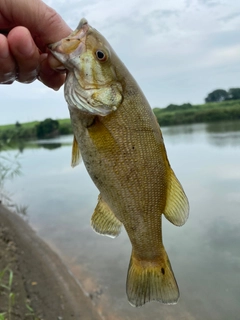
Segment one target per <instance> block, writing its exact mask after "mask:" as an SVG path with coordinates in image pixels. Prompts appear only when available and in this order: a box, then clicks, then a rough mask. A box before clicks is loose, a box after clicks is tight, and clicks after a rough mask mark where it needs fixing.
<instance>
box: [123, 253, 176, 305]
mask: <svg viewBox="0 0 240 320" xmlns="http://www.w3.org/2000/svg"><path fill="white" fill-rule="evenodd" d="M161 251H162V256H161V259H158V261H142V260H139V259H137V258H135V256H134V251H133V252H132V255H131V260H130V264H129V268H128V276H127V296H128V301H129V303H130V304H131V305H132V306H133V307H140V306H142V305H143V304H145V303H147V302H150V301H153V300H155V301H161V302H163V303H165V304H176V303H177V301H178V299H179V290H178V285H177V282H176V280H175V277H174V274H173V271H172V268H171V264H170V261H169V259H168V256H167V253H166V251H165V250H164V248H162V250H161Z"/></svg>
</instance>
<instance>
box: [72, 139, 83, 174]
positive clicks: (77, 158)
mask: <svg viewBox="0 0 240 320" xmlns="http://www.w3.org/2000/svg"><path fill="white" fill-rule="evenodd" d="M80 162H81V153H80V149H79V146H78V143H77V140H76V138H75V136H73V144H72V161H71V166H72V167H73V168H74V167H76V166H77V165H78V164H79V163H80Z"/></svg>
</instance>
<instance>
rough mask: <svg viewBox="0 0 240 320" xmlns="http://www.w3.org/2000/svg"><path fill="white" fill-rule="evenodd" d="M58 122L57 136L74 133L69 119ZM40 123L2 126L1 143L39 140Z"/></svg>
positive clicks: (0, 128) (0, 129)
mask: <svg viewBox="0 0 240 320" xmlns="http://www.w3.org/2000/svg"><path fill="white" fill-rule="evenodd" d="M57 121H58V124H59V126H58V130H57V131H56V132H55V135H64V134H70V133H72V127H71V123H70V120H69V119H61V120H57ZM40 123H41V122H40V121H33V122H26V123H18V122H17V123H16V124H9V125H3V126H0V141H5V142H8V141H15V140H29V139H37V138H38V136H37V126H38V125H39V124H40Z"/></svg>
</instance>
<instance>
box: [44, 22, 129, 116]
mask: <svg viewBox="0 0 240 320" xmlns="http://www.w3.org/2000/svg"><path fill="white" fill-rule="evenodd" d="M49 49H50V50H51V52H52V54H53V56H54V57H55V58H56V59H57V60H59V61H60V62H61V63H62V64H63V66H64V67H65V68H66V69H67V70H68V75H67V79H66V82H65V87H64V95H65V99H66V101H67V103H68V105H69V107H70V108H78V109H80V110H81V111H83V112H85V113H89V114H92V115H99V116H106V115H108V114H110V113H111V112H113V111H116V110H117V108H118V107H119V105H120V104H121V102H122V91H123V89H122V85H121V83H120V82H119V81H118V80H117V76H116V72H115V69H114V67H113V65H112V63H111V51H112V48H111V47H110V45H109V44H108V42H107V41H106V40H105V38H103V37H102V36H101V35H100V34H99V33H98V32H97V31H96V30H95V29H93V28H92V27H91V26H89V25H88V22H87V20H86V19H82V20H81V21H80V23H79V25H78V27H77V29H76V30H75V31H73V32H72V33H71V34H70V35H69V36H68V37H66V38H64V39H62V40H61V41H59V42H56V43H54V44H52V45H49Z"/></svg>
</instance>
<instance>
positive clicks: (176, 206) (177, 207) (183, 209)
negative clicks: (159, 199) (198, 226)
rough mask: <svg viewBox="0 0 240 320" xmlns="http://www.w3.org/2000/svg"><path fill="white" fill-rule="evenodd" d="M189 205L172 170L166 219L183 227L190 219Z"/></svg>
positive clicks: (165, 213) (165, 212)
mask: <svg viewBox="0 0 240 320" xmlns="http://www.w3.org/2000/svg"><path fill="white" fill-rule="evenodd" d="M188 214H189V203H188V199H187V197H186V195H185V192H184V191H183V188H182V186H181V184H180V182H179V181H178V179H177V178H176V176H175V174H174V172H173V170H172V169H170V176H169V184H168V189H167V201H166V206H165V210H164V215H165V217H166V218H167V219H168V220H169V221H170V222H172V223H173V224H175V225H176V226H182V225H183V224H184V223H185V222H186V221H187V218H188Z"/></svg>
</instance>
